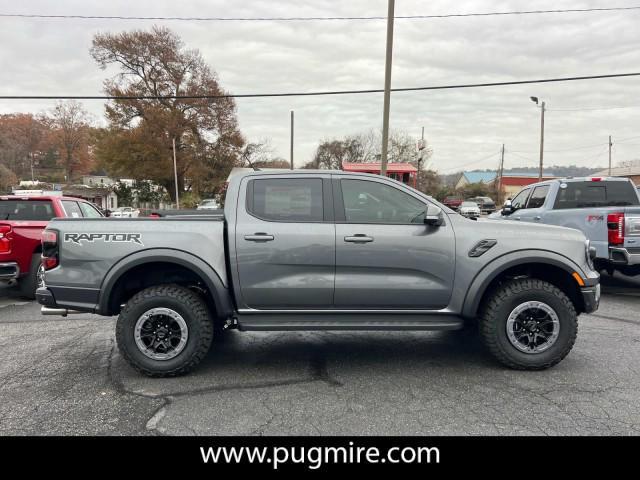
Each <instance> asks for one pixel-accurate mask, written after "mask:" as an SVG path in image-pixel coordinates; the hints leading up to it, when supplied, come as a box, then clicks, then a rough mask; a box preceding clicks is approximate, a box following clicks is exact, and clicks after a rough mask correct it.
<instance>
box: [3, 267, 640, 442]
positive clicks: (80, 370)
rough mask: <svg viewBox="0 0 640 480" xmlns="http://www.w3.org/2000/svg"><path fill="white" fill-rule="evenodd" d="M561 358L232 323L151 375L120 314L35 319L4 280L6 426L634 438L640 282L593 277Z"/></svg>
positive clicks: (443, 339)
mask: <svg viewBox="0 0 640 480" xmlns="http://www.w3.org/2000/svg"><path fill="white" fill-rule="evenodd" d="M603 286H604V294H603V299H602V303H601V307H600V310H599V311H598V312H596V314H595V315H588V316H582V317H581V322H580V332H579V335H578V341H577V343H576V345H575V347H574V349H573V351H572V353H571V354H570V355H569V356H568V357H567V358H566V359H565V360H564V361H563V362H562V363H560V364H559V365H558V366H557V367H555V368H553V369H551V370H547V371H543V372H515V371H510V370H507V369H504V368H502V367H501V366H499V365H497V364H496V363H495V362H494V361H493V360H492V359H491V358H490V357H489V355H487V354H486V353H485V352H484V351H483V349H482V346H481V345H480V344H479V342H478V341H477V340H476V339H475V338H473V337H469V336H466V335H464V334H461V333H440V332H438V333H430V332H420V333H388V332H385V333H344V332H341V333H240V332H229V333H228V334H227V335H226V336H224V337H222V338H220V339H218V340H216V341H215V344H214V346H213V348H212V351H211V352H210V354H209V356H208V358H207V359H206V361H205V362H204V364H203V365H201V366H200V368H199V369H198V370H197V371H196V372H194V373H193V374H191V375H189V376H186V377H181V378H174V379H149V378H146V377H142V376H140V375H138V374H137V373H136V372H134V371H133V370H132V369H131V368H129V366H128V365H127V364H125V362H124V361H123V359H122V357H121V356H120V355H119V354H118V350H117V347H116V346H115V343H114V325H115V318H114V319H109V318H103V317H98V316H93V315H76V316H71V317H69V318H58V317H41V316H40V313H39V307H38V305H37V304H35V303H34V302H26V301H24V300H21V299H20V298H19V297H18V296H17V294H16V293H15V292H14V291H13V290H12V289H7V288H5V287H0V325H1V329H0V346H1V348H0V352H1V354H2V360H1V361H0V434H1V435H53V434H62V435H66V434H79V435H85V434H92V435H124V434H135V435H180V434H206V435H235V434H243V435H245V434H246V435H288V434H302V435H321V434H322V435H357V434H360V435H375V434H378V435H447V434H462V435H480V434H488V435H503V434H513V435H519V434H534V435H560V434H565V435H594V434H604V435H609V434H613V435H637V434H639V433H640V369H639V365H640V315H639V313H640V279H639V280H630V279H627V278H623V277H615V278H603Z"/></svg>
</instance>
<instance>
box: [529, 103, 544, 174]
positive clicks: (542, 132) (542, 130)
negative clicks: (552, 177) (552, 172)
mask: <svg viewBox="0 0 640 480" xmlns="http://www.w3.org/2000/svg"><path fill="white" fill-rule="evenodd" d="M529 98H531V101H532V102H533V103H535V104H536V105H538V101H539V99H538V97H529ZM546 106H547V104H546V103H545V102H542V105H541V114H540V172H539V173H538V181H542V164H543V159H544V112H545V110H546Z"/></svg>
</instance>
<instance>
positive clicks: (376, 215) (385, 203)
mask: <svg viewBox="0 0 640 480" xmlns="http://www.w3.org/2000/svg"><path fill="white" fill-rule="evenodd" d="M340 184H341V186H342V199H343V202H344V214H345V220H346V222H347V223H385V224H389V223H396V224H408V223H423V222H424V213H425V209H426V208H427V206H426V205H425V204H424V203H423V202H421V201H420V200H418V199H416V198H414V197H412V196H411V195H409V194H407V193H404V192H402V191H400V190H398V189H397V188H394V187H391V186H389V185H385V184H383V183H378V182H370V181H367V180H341V181H340Z"/></svg>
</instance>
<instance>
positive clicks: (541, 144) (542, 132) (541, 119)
mask: <svg viewBox="0 0 640 480" xmlns="http://www.w3.org/2000/svg"><path fill="white" fill-rule="evenodd" d="M545 105H546V104H545V102H542V109H541V110H542V113H541V116H540V173H539V174H538V181H539V182H541V181H542V163H543V158H544V111H545Z"/></svg>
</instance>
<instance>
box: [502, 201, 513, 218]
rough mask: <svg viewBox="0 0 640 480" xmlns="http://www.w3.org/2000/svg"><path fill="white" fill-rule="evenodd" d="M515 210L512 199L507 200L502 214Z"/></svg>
mask: <svg viewBox="0 0 640 480" xmlns="http://www.w3.org/2000/svg"><path fill="white" fill-rule="evenodd" d="M514 211H515V209H514V208H513V206H512V205H511V201H510V200H507V201H506V202H504V205H503V206H502V215H505V216H506V215H511V214H512V213H513V212H514Z"/></svg>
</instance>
